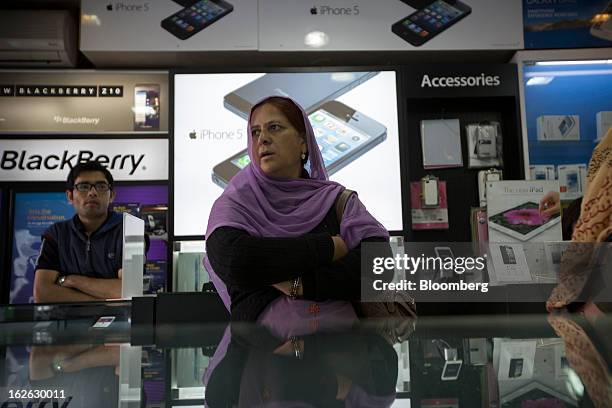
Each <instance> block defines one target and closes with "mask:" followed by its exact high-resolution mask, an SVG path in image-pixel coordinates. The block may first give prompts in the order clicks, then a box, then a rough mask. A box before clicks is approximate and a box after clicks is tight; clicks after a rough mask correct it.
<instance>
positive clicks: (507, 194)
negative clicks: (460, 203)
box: [487, 180, 562, 242]
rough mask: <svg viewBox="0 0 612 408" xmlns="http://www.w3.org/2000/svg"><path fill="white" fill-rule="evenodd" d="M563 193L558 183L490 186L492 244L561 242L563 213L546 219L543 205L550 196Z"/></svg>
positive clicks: (511, 182)
mask: <svg viewBox="0 0 612 408" xmlns="http://www.w3.org/2000/svg"><path fill="white" fill-rule="evenodd" d="M551 191H552V192H555V191H556V192H559V182H558V181H556V180H532V181H525V180H511V181H493V182H489V183H488V185H487V222H488V226H489V241H490V242H547V241H561V240H562V235H561V223H560V220H561V217H560V213H557V214H553V215H551V216H545V215H543V214H541V213H540V211H539V204H540V201H541V200H542V199H543V197H544V196H545V195H546V194H547V193H549V192H551Z"/></svg>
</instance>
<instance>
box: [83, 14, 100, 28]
mask: <svg viewBox="0 0 612 408" xmlns="http://www.w3.org/2000/svg"><path fill="white" fill-rule="evenodd" d="M81 24H83V25H95V26H100V25H101V24H100V19H99V18H98V16H97V15H95V14H83V15H81Z"/></svg>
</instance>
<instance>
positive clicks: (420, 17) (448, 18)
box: [391, 0, 472, 47]
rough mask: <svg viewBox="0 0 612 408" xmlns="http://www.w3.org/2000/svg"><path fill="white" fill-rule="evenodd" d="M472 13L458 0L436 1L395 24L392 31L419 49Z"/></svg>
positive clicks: (469, 8) (468, 7)
mask: <svg viewBox="0 0 612 408" xmlns="http://www.w3.org/2000/svg"><path fill="white" fill-rule="evenodd" d="M471 12H472V9H471V7H470V6H468V5H466V4H465V3H462V2H460V1H458V0H436V1H434V2H433V3H431V4H429V5H428V6H426V7H424V8H422V9H420V10H418V11H416V12H414V13H413V14H411V15H409V16H408V17H406V18H403V19H401V20H400V21H398V22H397V23H395V24H393V26H392V27H391V31H393V32H394V33H395V34H397V35H398V36H400V37H402V38H403V39H404V40H406V41H408V42H409V43H410V44H412V45H414V46H416V47H418V46H420V45H423V44H425V43H426V42H427V41H429V40H431V39H432V38H434V37H435V36H436V35H438V34H440V33H441V32H442V31H444V30H446V29H447V28H449V27H450V26H452V25H453V24H455V23H456V22H458V21H459V20H461V19H462V18H464V17H465V16H467V15H468V14H470V13H471Z"/></svg>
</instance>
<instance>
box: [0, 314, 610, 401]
mask: <svg viewBox="0 0 612 408" xmlns="http://www.w3.org/2000/svg"><path fill="white" fill-rule="evenodd" d="M88 306H92V305H88ZM103 307H104V309H103V310H102V311H103V313H102V314H103V315H104V314H109V311H111V310H112V311H115V312H119V311H121V312H120V313H115V314H114V316H115V319H114V320H113V321H112V322H110V323H109V324H108V325H107V326H106V327H94V325H95V324H96V322H98V323H99V320H100V319H99V317H100V314H96V317H93V318H84V317H81V315H79V313H77V314H76V316H75V317H72V316H74V315H71V314H70V313H67V312H64V313H63V316H64V317H63V318H62V317H61V316H62V313H60V312H59V309H62V308H64V309H65V307H64V306H62V307H58V308H57V309H56V310H55V311H51V315H50V316H52V317H51V318H52V320H48V321H46V322H41V321H37V320H36V319H30V321H23V320H24V319H21V320H22V321H18V320H19V319H10V318H6V316H7V313H9V314H10V313H13V312H11V311H10V310H9V311H7V308H4V309H2V310H1V311H2V316H4V318H3V323H0V329H1V331H2V337H0V354H1V356H2V357H3V358H2V361H3V362H4V364H3V367H2V371H1V372H0V405H2V406H7V407H13V406H23V407H25V406H32V407H34V406H36V407H41V406H45V405H44V404H45V403H46V405H47V406H62V407H64V406H65V407H96V406H100V407H112V406H120V407H162V406H163V407H172V406H203V405H204V403H205V400H206V404H207V405H208V406H210V407H215V406H299V407H310V406H312V407H315V406H316V407H328V406H329V407H335V406H354V407H364V406H367V407H372V406H376V407H377V406H381V407H383V406H384V407H423V408H427V407H448V408H450V407H481V406H482V407H485V406H486V407H544V406H545V407H579V406H580V407H583V406H595V407H609V406H612V405H611V402H612V388H610V380H611V378H610V374H609V366H610V355H611V351H612V341H611V340H610V338H609V333H610V332H611V329H612V319H610V317H609V316H600V317H596V318H595V317H584V316H579V315H567V314H555V315H529V316H525V315H523V316H497V315H489V316H465V317H457V316H454V317H425V318H419V319H417V320H402V321H393V320H378V321H362V322H357V321H355V320H352V319H350V318H348V319H347V318H342V317H339V316H337V315H333V314H328V313H324V312H322V311H320V312H316V313H311V314H310V315H309V316H306V317H304V318H303V319H292V318H285V319H283V321H279V320H276V321H268V322H267V323H264V324H248V323H232V324H219V323H215V324H213V323H211V324H198V325H189V324H185V325H179V324H164V325H158V326H156V327H155V328H154V330H151V329H152V328H151V327H147V326H135V325H130V324H129V305H120V304H117V305H112V306H103ZM31 308H32V309H34V308H36V306H32V307H31ZM51 309H53V308H51ZM68 309H71V310H72V311H74V310H75V309H74V308H73V307H68ZM98 311H100V310H98ZM33 313H34V311H33ZM54 313H55V314H54ZM22 315H23V314H22ZM41 323H44V325H41ZM143 331H145V332H147V333H149V335H148V336H142V335H141V334H142V332H143ZM7 333H13V335H7ZM16 333H19V336H17V335H16ZM135 339H136V340H135ZM143 339H144V340H143ZM54 402H57V404H55V405H53V403H54ZM28 404H29V405H28Z"/></svg>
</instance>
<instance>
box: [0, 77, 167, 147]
mask: <svg viewBox="0 0 612 408" xmlns="http://www.w3.org/2000/svg"><path fill="white" fill-rule="evenodd" d="M167 132H168V73H167V72H112V71H107V72H97V71H0V134H10V135H18V134H64V135H65V134H73V133H78V134H109V133H110V134H119V133H120V134H129V133H138V134H151V133H153V134H160V133H161V134H163V133H167Z"/></svg>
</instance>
